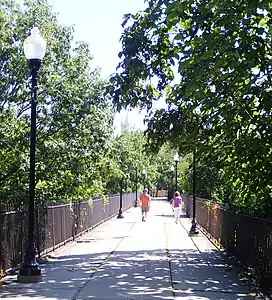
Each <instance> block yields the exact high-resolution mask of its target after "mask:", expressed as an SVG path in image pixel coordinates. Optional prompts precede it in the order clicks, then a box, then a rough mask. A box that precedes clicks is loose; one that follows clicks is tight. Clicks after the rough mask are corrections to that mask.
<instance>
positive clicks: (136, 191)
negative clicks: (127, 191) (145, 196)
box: [134, 166, 138, 207]
mask: <svg viewBox="0 0 272 300" xmlns="http://www.w3.org/2000/svg"><path fill="white" fill-rule="evenodd" d="M135 181H136V182H135V194H136V197H135V202H134V207H138V167H137V166H136V178H135Z"/></svg>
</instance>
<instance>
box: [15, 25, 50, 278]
mask: <svg viewBox="0 0 272 300" xmlns="http://www.w3.org/2000/svg"><path fill="white" fill-rule="evenodd" d="M45 50H46V42H45V41H44V39H43V38H42V37H41V35H40V32H39V29H38V28H37V27H34V28H33V29H32V30H31V35H30V36H29V37H28V38H27V39H26V40H25V42H24V53H25V56H26V58H27V60H28V65H29V68H30V70H31V126H30V173H29V202H28V242H27V247H26V253H25V256H24V262H23V265H22V267H21V268H20V270H19V275H18V277H17V280H18V281H19V282H27V283H30V282H39V281H41V280H42V274H41V269H40V267H39V264H38V263H37V261H36V254H37V249H36V246H35V243H34V206H35V153H36V117H37V110H36V108H37V82H38V80H37V77H38V71H39V69H40V66H41V61H42V59H43V57H44V55H45Z"/></svg>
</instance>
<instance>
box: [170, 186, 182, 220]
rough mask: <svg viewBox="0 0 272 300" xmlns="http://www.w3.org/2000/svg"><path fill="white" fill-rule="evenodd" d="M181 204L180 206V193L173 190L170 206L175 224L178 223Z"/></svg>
mask: <svg viewBox="0 0 272 300" xmlns="http://www.w3.org/2000/svg"><path fill="white" fill-rule="evenodd" d="M181 206H182V198H181V196H180V193H179V192H175V194H174V198H173V202H172V208H173V212H174V216H175V222H176V224H177V223H178V220H179V216H180V212H181Z"/></svg>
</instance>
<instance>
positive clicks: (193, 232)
mask: <svg viewBox="0 0 272 300" xmlns="http://www.w3.org/2000/svg"><path fill="white" fill-rule="evenodd" d="M189 234H199V231H198V230H197V223H196V220H195V219H193V220H192V226H191V229H190V231H189Z"/></svg>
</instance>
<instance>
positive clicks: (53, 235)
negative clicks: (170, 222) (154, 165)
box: [0, 193, 135, 271]
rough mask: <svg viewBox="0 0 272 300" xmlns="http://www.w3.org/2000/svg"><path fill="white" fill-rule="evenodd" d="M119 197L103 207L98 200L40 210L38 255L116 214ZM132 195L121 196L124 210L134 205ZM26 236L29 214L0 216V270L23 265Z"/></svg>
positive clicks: (37, 214) (114, 197) (8, 213)
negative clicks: (90, 202)
mask: <svg viewBox="0 0 272 300" xmlns="http://www.w3.org/2000/svg"><path fill="white" fill-rule="evenodd" d="M119 200H120V198H119V195H114V196H111V197H110V198H109V200H108V202H107V203H106V204H104V201H103V200H102V199H100V198H98V199H95V200H93V202H92V205H90V204H89V203H87V202H75V203H72V204H71V205H69V204H65V205H56V206H48V207H39V208H38V209H37V211H36V226H35V228H36V231H35V242H36V245H37V248H38V252H39V253H41V252H46V251H48V250H49V249H54V248H55V247H56V246H58V245H60V244H62V243H65V242H68V241H69V240H72V239H74V238H75V237H76V236H78V235H79V234H81V233H83V232H84V231H86V230H88V229H90V228H92V227H94V226H96V225H97V224H99V223H100V222H102V221H104V220H106V219H108V218H110V217H113V216H115V215H117V214H118V210H119V203H120V201H119ZM134 202H135V193H128V194H124V195H123V210H126V209H128V208H130V207H132V206H133V205H134ZM27 233H28V213H27V212H25V211H22V212H6V213H0V269H1V270H2V271H5V270H8V269H10V268H12V267H14V266H16V265H18V264H19V263H21V262H22V261H23V255H24V252H25V244H26V242H27Z"/></svg>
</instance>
